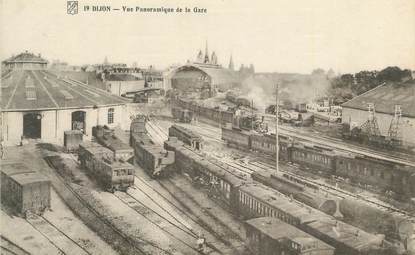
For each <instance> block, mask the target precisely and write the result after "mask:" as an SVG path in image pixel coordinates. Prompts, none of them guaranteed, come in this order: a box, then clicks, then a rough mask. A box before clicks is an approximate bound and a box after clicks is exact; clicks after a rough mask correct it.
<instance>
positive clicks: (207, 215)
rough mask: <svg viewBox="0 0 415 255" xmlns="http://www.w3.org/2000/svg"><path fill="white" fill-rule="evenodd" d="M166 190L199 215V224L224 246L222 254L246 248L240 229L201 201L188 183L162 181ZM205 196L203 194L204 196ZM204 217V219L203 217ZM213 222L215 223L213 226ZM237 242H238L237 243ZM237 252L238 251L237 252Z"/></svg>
mask: <svg viewBox="0 0 415 255" xmlns="http://www.w3.org/2000/svg"><path fill="white" fill-rule="evenodd" d="M160 184H161V185H162V187H164V188H165V189H166V191H167V192H168V193H169V194H170V195H171V196H172V197H173V198H175V199H176V200H177V201H178V202H179V204H181V205H182V206H183V207H184V208H186V209H187V210H188V211H189V212H191V213H192V215H197V219H200V221H199V220H198V222H197V224H199V225H200V226H202V227H203V228H204V229H207V230H208V233H210V234H212V235H213V236H214V237H215V238H216V239H217V240H219V241H220V243H222V244H223V245H224V246H223V247H222V248H221V250H220V251H221V253H222V254H240V252H239V251H238V250H239V249H241V248H243V249H245V248H246V247H245V244H244V239H243V238H242V237H241V235H240V233H238V231H239V230H240V229H238V230H235V229H234V228H232V227H231V226H229V224H227V223H225V222H223V221H222V219H220V218H219V217H220V216H218V215H217V214H215V213H213V212H211V211H210V208H211V206H210V205H209V203H208V204H206V203H203V202H201V201H203V200H201V198H200V197H199V196H198V195H197V194H194V193H192V192H191V191H190V190H188V188H189V187H188V186H187V185H183V183H180V182H179V184H178V183H176V182H173V181H172V180H170V179H168V180H165V181H163V182H161V183H160ZM190 185H191V184H190ZM204 197H205V196H204V195H203V198H204ZM202 217H203V219H202ZM212 222H213V223H214V225H213V226H212ZM235 242H236V243H235ZM235 252H236V253H235Z"/></svg>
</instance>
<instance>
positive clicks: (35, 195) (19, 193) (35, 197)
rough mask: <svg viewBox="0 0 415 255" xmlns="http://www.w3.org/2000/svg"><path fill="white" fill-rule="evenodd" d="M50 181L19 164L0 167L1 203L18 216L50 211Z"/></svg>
mask: <svg viewBox="0 0 415 255" xmlns="http://www.w3.org/2000/svg"><path fill="white" fill-rule="evenodd" d="M50 186H51V183H50V180H49V179H47V178H46V177H45V176H43V175H41V174H40V173H37V172H35V171H33V170H31V169H30V168H29V167H27V166H26V165H23V164H21V163H10V164H2V165H1V201H2V203H4V204H6V205H8V206H9V207H10V208H11V209H12V210H13V211H14V212H16V213H18V214H20V215H26V214H27V213H35V214H42V213H43V212H44V211H45V210H46V209H50V206H51V204H50Z"/></svg>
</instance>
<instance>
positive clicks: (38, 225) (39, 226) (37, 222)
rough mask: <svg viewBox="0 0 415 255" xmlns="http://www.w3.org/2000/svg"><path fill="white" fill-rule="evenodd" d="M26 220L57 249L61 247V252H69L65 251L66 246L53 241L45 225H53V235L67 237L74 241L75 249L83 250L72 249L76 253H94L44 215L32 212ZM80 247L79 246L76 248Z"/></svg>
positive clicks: (89, 254)
mask: <svg viewBox="0 0 415 255" xmlns="http://www.w3.org/2000/svg"><path fill="white" fill-rule="evenodd" d="M26 221H27V222H28V223H29V224H30V225H31V226H32V227H33V228H34V229H35V230H36V231H38V232H39V233H40V234H41V235H42V236H43V237H45V238H46V239H48V241H49V242H50V243H51V244H52V245H53V246H55V247H56V248H57V249H59V251H60V252H62V253H64V254H67V253H68V252H65V251H63V249H64V248H61V247H59V245H58V244H57V243H56V241H53V240H52V238H51V237H49V236H48V235H47V234H46V233H45V232H47V230H46V229H45V227H46V228H47V227H51V228H52V229H54V233H53V236H54V237H55V238H56V237H58V236H60V237H62V238H63V239H65V238H66V239H67V240H69V241H70V242H71V243H73V244H74V245H75V246H74V248H75V250H76V249H78V248H79V249H80V250H81V251H82V253H80V252H79V251H74V250H72V249H73V248H72V249H71V251H74V252H75V254H83V253H84V254H88V255H92V253H90V252H89V251H88V250H86V249H85V248H84V247H82V246H81V245H80V244H79V243H78V242H76V241H75V240H74V239H72V238H71V237H70V236H68V235H67V234H66V233H64V232H63V231H62V230H61V229H59V228H58V227H57V226H56V225H55V224H53V223H52V222H50V221H49V220H48V219H46V218H45V217H43V216H38V215H34V214H31V215H29V216H28V218H27V219H26ZM76 247H78V248H76Z"/></svg>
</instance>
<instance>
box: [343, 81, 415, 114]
mask: <svg viewBox="0 0 415 255" xmlns="http://www.w3.org/2000/svg"><path fill="white" fill-rule="evenodd" d="M368 103H373V104H374V105H375V110H376V112H380V113H386V114H394V113H395V105H401V109H402V116H406V117H415V81H414V80H410V81H407V82H402V83H387V84H386V83H385V84H382V85H380V86H378V87H376V88H374V89H372V90H369V91H367V92H365V93H363V94H361V95H359V96H357V97H355V98H353V99H351V100H349V101H347V102H346V103H344V104H343V105H342V106H343V107H344V108H353V109H358V110H364V111H367V109H368V108H367V107H368V105H367V104H368Z"/></svg>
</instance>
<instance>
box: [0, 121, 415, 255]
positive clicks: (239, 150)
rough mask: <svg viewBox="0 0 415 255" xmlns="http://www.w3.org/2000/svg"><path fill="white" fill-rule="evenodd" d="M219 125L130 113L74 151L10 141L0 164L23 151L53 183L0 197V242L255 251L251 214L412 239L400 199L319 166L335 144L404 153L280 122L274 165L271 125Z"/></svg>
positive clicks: (345, 235)
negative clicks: (23, 196)
mask: <svg viewBox="0 0 415 255" xmlns="http://www.w3.org/2000/svg"><path fill="white" fill-rule="evenodd" d="M210 123H211V122H210ZM269 125H270V126H271V125H272V122H271V121H270V122H269ZM226 130H228V127H226V125H224V124H222V123H220V124H219V125H210V124H206V123H205V122H204V121H203V119H194V120H193V121H191V122H190V121H188V122H186V121H185V122H178V121H177V120H173V119H172V118H171V117H165V116H164V117H157V116H149V115H139V116H138V117H136V119H134V120H133V121H132V124H131V128H130V130H129V131H123V130H121V129H119V128H116V129H113V130H112V129H107V128H105V127H104V128H102V127H100V126H97V127H96V128H94V130H93V135H94V138H93V139H92V141H91V142H87V143H81V146H80V147H79V148H81V149H79V151H78V152H76V151H72V152H68V151H67V150H65V148H64V147H61V146H57V145H52V144H44V143H40V144H39V143H29V144H26V145H24V146H21V147H10V148H9V149H8V150H7V155H6V158H5V159H4V160H3V161H2V166H7V165H10V164H15V162H18V161H19V159H21V158H24V159H25V161H26V163H27V162H30V164H31V166H33V168H34V169H38V172H39V173H40V174H42V175H44V176H46V177H47V178H48V179H49V180H50V182H51V187H52V188H51V189H50V197H49V201H50V204H49V205H47V206H46V207H47V208H45V209H44V211H43V212H41V213H32V212H30V211H26V212H24V213H17V214H16V212H15V211H14V210H13V208H12V207H13V206H10V207H9V206H8V205H6V206H2V211H1V213H2V215H1V219H2V246H1V249H2V254H235V255H236V254H247V255H248V254H255V253H253V251H252V247H250V243H251V242H253V241H252V238H253V237H252V231H265V230H260V229H258V230H252V225H249V226H250V227H249V228H247V225H246V224H247V223H246V222H245V221H246V220H247V219H248V220H249V219H252V218H258V217H272V218H277V219H278V220H281V221H283V222H285V223H286V224H288V225H290V227H293V228H295V229H298V230H296V231H300V232H298V233H299V235H308V236H309V237H310V238H318V240H319V241H321V242H322V244H324V245H323V247H326V248H324V249H326V250H325V252H328V250H332V251H331V252H328V253H327V254H339V255H340V254H385V255H387V254H412V253H410V252H412V251H413V250H415V240H414V238H413V233H414V231H413V229H414V224H415V221H414V208H413V206H412V205H411V204H410V203H405V202H404V201H399V200H396V199H394V198H393V197H392V196H385V194H384V193H382V192H381V189H379V188H376V187H374V185H369V184H364V183H362V184H361V183H360V182H351V181H350V180H349V179H348V178H344V177H341V176H336V175H335V174H334V173H335V172H330V171H332V169H331V168H330V167H328V166H336V164H337V163H338V162H339V161H340V160H341V159H342V158H340V159H339V158H338V157H342V155H344V154H345V153H354V154H357V153H359V154H361V155H364V156H366V157H374V158H377V160H382V161H388V162H391V163H390V164H400V165H406V167H407V168H411V167H413V166H414V165H413V163H412V161H411V160H408V159H404V158H403V157H399V155H397V156H395V155H394V156H390V155H387V154H384V153H377V152H376V151H374V150H370V149H364V148H362V147H360V146H349V145H345V144H344V143H342V141H340V140H339V141H335V142H332V141H331V140H330V139H329V138H328V137H319V136H318V135H314V136H313V135H310V134H309V133H307V132H305V131H304V132H297V130H295V129H293V128H290V127H285V126H284V127H282V128H281V129H280V135H282V137H283V138H284V139H285V140H284V139H283V140H281V141H280V158H281V160H280V161H279V168H278V171H276V167H275V145H274V147H273V145H272V144H268V145H266V144H267V142H268V143H269V142H275V135H274V136H272V135H270V136H269V137H268V136H266V135H259V134H257V133H250V132H244V131H241V130H236V129H232V130H233V131H232V132H233V133H232V132H230V131H226ZM271 132H272V129H271ZM227 135H229V137H228V136H227ZM287 137H290V138H289V139H288V140H287ZM255 139H263V140H261V141H262V142H255ZM266 139H268V140H266ZM290 139H296V141H297V142H299V143H307V144H309V143H312V144H313V146H316V147H317V148H323V149H318V150H316V151H317V153H319V154H318V155H319V156H311V157H309V158H308V159H309V160H310V161H309V162H313V161H317V160H318V159H321V161H322V162H324V164H326V165H327V167H325V166H321V167H320V168H318V167H316V165H312V164H311V165H310V164H303V163H302V161H300V158H298V157H299V155H303V154H301V153H300V154H296V152H295V150H296V149H298V150H300V149H304V150H305V149H308V150H309V149H310V148H316V147H313V146H309V145H307V146H308V147H307V146H303V145H301V146H298V145H297V144H295V143H292V140H290ZM287 141H288V142H287ZM281 144H282V145H281ZM329 145H331V148H333V151H334V150H335V151H336V153H337V152H341V153H340V154H335V153H333V152H332V150H328V149H327V147H328V146H329ZM244 146H245V147H244ZM252 146H261V147H257V148H254V147H252ZM281 146H282V147H281ZM284 146H286V147H284ZM262 150H263V151H262ZM267 150H268V151H271V153H269V152H268V151H267ZM272 150H274V152H272ZM326 151H327V152H326ZM284 153H285V154H284ZM287 153H288V154H287ZM330 155H335V156H333V157H332V158H330V159H328V157H329V156H330ZM339 155H340V156H339ZM325 157H327V159H325ZM329 160H331V161H329ZM23 163H25V162H23ZM325 168H327V169H326V170H325ZM103 169H107V170H105V171H104V170H103ZM338 169H340V168H338ZM19 171H20V172H19V173H20V174H23V175H24V174H26V173H25V172H24V169H23V170H19ZM327 171H329V172H327ZM365 171H366V169H365ZM108 172H109V173H110V175H108ZM8 174H9V175H10V176H12V174H14V173H11V172H10V173H8ZM16 176H18V174H17V175H16ZM13 178H17V177H13ZM17 180H20V179H17ZM408 181H410V180H408ZM2 185H3V184H2ZM396 192H398V191H397V190H396ZM42 203H43V202H42ZM42 208H43V207H42ZM42 210H43V209H42ZM277 219H276V220H277ZM264 220H265V219H264ZM250 222H251V221H250ZM248 229H249V231H248ZM301 231H304V233H303V232H301ZM248 233H249V235H248ZM300 233H303V234H300ZM358 240H359V241H358ZM314 249H317V250H315V251H317V252H318V249H320V248H314ZM333 251H334V253H333ZM316 254H320V253H316ZM321 254H323V253H321Z"/></svg>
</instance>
